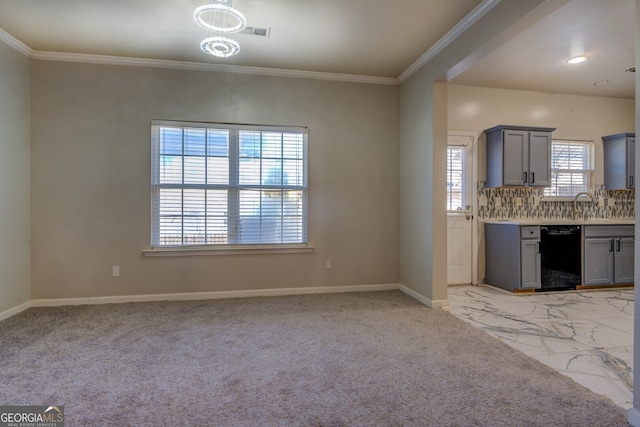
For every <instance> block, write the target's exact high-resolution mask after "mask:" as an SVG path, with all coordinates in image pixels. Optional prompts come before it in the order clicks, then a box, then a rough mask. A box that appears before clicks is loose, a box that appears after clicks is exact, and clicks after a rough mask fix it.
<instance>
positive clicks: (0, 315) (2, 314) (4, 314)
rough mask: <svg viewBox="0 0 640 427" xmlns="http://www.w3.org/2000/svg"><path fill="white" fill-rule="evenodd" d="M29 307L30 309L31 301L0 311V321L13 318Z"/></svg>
mask: <svg viewBox="0 0 640 427" xmlns="http://www.w3.org/2000/svg"><path fill="white" fill-rule="evenodd" d="M29 307H31V301H27V302H24V303H22V304H20V305H16V306H15V307H11V308H9V309H7V310H5V311H0V321H2V320H4V319H8V318H9V317H11V316H15V315H16V314H18V313H20V312H22V311H25V310H26V309H27V308H29Z"/></svg>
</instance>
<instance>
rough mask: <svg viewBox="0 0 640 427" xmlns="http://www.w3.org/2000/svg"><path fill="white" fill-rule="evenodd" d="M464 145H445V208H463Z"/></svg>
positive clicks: (451, 209)
mask: <svg viewBox="0 0 640 427" xmlns="http://www.w3.org/2000/svg"><path fill="white" fill-rule="evenodd" d="M466 150H467V149H466V147H462V146H452V145H449V146H448V147H447V210H450V211H453V210H462V209H464V205H465V200H464V197H463V196H464V183H465V171H466V165H465V163H466V162H465V160H466V159H465V157H466V156H465V153H466Z"/></svg>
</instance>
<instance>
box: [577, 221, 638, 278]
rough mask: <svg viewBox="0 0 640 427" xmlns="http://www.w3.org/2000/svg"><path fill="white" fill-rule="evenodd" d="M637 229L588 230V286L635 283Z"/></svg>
mask: <svg viewBox="0 0 640 427" xmlns="http://www.w3.org/2000/svg"><path fill="white" fill-rule="evenodd" d="M634 229H635V228H634V226H633V225H621V226H617V225H616V226H610V225H604V226H585V227H584V229H583V232H584V242H583V263H582V264H583V276H582V284H583V285H584V286H601V285H612V284H630V283H633V281H634V278H633V275H634V260H633V259H634V241H635V240H634V237H633V236H634Z"/></svg>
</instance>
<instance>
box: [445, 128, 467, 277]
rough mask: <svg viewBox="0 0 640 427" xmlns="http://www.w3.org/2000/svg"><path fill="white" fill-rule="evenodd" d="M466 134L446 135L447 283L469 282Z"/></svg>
mask: <svg viewBox="0 0 640 427" xmlns="http://www.w3.org/2000/svg"><path fill="white" fill-rule="evenodd" d="M471 149H472V139H471V138H469V137H454V136H450V137H449V145H448V147H447V283H448V284H449V285H458V284H469V283H471V267H472V262H471V259H472V244H471V242H472V234H471V233H472V221H471V219H472V205H471V203H472V201H471V178H472V177H471Z"/></svg>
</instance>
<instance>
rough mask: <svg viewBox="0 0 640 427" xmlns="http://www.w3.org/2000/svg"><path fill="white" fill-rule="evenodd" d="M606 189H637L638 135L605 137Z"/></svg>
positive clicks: (621, 134) (623, 134)
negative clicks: (636, 158)
mask: <svg viewBox="0 0 640 427" xmlns="http://www.w3.org/2000/svg"><path fill="white" fill-rule="evenodd" d="M602 144H603V148H604V188H605V190H629V189H632V188H635V187H636V180H635V169H636V160H635V157H636V135H635V134H633V133H618V134H615V135H609V136H603V137H602Z"/></svg>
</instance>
